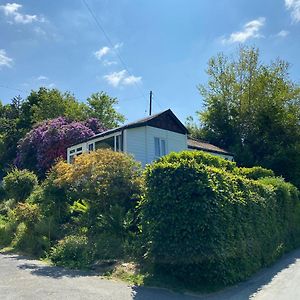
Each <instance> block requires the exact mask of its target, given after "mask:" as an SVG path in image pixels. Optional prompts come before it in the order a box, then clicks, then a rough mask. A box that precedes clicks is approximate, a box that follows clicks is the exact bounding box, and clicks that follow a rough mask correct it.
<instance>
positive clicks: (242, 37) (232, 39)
mask: <svg viewBox="0 0 300 300" xmlns="http://www.w3.org/2000/svg"><path fill="white" fill-rule="evenodd" d="M265 21H266V19H265V18H258V19H255V20H252V21H250V22H248V23H246V24H245V25H244V26H243V30H241V31H237V32H233V33H231V35H230V36H229V38H223V39H222V42H223V43H230V44H232V43H244V42H246V41H247V40H248V39H251V38H259V37H262V35H261V34H260V29H261V28H262V27H263V26H264V24H265Z"/></svg>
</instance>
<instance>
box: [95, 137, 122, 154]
mask: <svg viewBox="0 0 300 300" xmlns="http://www.w3.org/2000/svg"><path fill="white" fill-rule="evenodd" d="M95 149H96V150H98V149H111V150H113V151H122V137H121V135H115V136H112V137H109V138H106V139H103V140H100V141H97V142H95Z"/></svg>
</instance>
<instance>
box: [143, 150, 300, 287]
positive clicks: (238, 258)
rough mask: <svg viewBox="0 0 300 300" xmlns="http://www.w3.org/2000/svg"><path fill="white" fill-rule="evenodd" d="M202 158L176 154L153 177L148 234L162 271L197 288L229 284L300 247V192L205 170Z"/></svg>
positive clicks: (146, 206) (154, 168) (146, 211)
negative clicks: (207, 285) (203, 285)
mask: <svg viewBox="0 0 300 300" xmlns="http://www.w3.org/2000/svg"><path fill="white" fill-rule="evenodd" d="M199 157H200V159H199ZM202 157H203V155H199V154H198V153H187V152H183V153H180V154H171V155H169V156H166V157H164V158H162V159H160V160H159V161H158V162H156V163H154V164H153V165H150V166H148V168H147V170H146V186H147V191H146V197H145V199H144V201H143V202H142V203H141V204H140V209H141V220H142V230H143V231H142V234H143V238H144V246H145V248H146V249H147V257H148V258H149V259H150V260H151V261H152V262H153V263H154V265H155V267H156V268H157V269H158V270H160V271H165V272H167V273H168V274H173V276H174V277H176V278H177V279H180V280H182V281H184V282H187V283H188V284H189V285H191V284H192V285H193V284H194V285H196V284H205V283H209V284H216V285H226V284H230V283H234V282H237V281H239V280H243V279H245V278H247V277H248V276H250V275H251V274H252V273H253V272H255V271H257V270H258V269H259V268H261V267H262V266H265V265H268V264H270V263H271V262H273V261H274V260H275V259H276V258H278V257H279V256H280V255H281V254H282V253H283V252H284V251H286V250H289V249H292V248H294V247H296V246H298V245H299V244H300V240H299V237H300V217H299V216H300V202H299V199H298V191H297V189H296V188H295V187H294V186H292V185H291V184H288V183H286V182H284V181H283V180H280V179H276V178H275V179H273V180H269V181H268V182H264V183H263V182H260V181H254V180H249V179H247V178H245V177H241V176H237V175H235V174H232V173H230V172H227V171H226V170H225V169H224V168H223V169H221V168H216V167H211V166H208V165H205V164H203V163H202V162H203V159H202ZM217 159H218V160H222V159H219V158H217ZM211 161H214V159H213V158H210V159H209V163H211ZM222 164H227V161H225V160H223V161H222Z"/></svg>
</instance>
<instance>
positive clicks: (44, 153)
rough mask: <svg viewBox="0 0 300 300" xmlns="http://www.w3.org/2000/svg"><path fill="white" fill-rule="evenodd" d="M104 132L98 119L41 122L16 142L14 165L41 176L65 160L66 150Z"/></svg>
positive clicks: (57, 119)
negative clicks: (60, 159)
mask: <svg viewBox="0 0 300 300" xmlns="http://www.w3.org/2000/svg"><path fill="white" fill-rule="evenodd" d="M89 126H91V128H90V127H89ZM93 129H94V131H93ZM104 130H105V128H104V127H103V125H102V124H101V123H100V122H99V121H98V120H97V119H89V120H87V121H86V122H83V121H81V122H75V121H73V122H72V121H70V120H67V119H65V118H62V117H60V118H56V119H53V120H49V121H44V122H42V123H39V124H38V125H36V126H35V127H34V128H33V129H32V130H31V131H29V132H28V133H27V134H26V135H25V137H24V138H23V139H21V140H20V141H19V145H18V152H17V158H16V160H15V164H16V165H17V166H18V167H19V168H27V169H29V170H32V171H34V172H35V173H36V174H38V175H39V176H40V177H44V175H45V173H46V172H47V171H48V170H49V169H50V168H51V166H52V165H53V164H54V162H55V161H57V160H58V159H59V158H64V159H66V158H67V152H66V149H67V148H68V147H69V146H71V145H73V144H76V143H79V142H81V141H82V140H84V139H87V138H89V137H92V136H93V135H95V134H97V133H100V132H102V131H104Z"/></svg>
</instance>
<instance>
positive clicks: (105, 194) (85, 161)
mask: <svg viewBox="0 0 300 300" xmlns="http://www.w3.org/2000/svg"><path fill="white" fill-rule="evenodd" d="M52 172H53V173H55V174H56V175H55V176H56V179H55V180H54V183H55V184H56V185H57V186H58V187H61V188H63V187H66V186H67V187H68V188H67V191H68V197H69V198H71V199H74V200H84V201H85V203H86V205H87V209H86V211H85V212H84V213H85V214H86V217H85V218H84V219H85V222H86V223H85V225H86V226H87V227H89V228H94V229H95V230H96V231H97V230H115V231H117V233H118V234H121V235H122V232H121V229H120V224H122V225H123V221H124V219H125V216H126V214H127V212H128V211H130V210H133V208H134V207H135V205H136V203H137V199H138V197H139V196H140V193H141V189H142V176H141V175H142V169H141V166H140V164H139V163H137V162H136V161H135V160H134V159H133V158H132V157H131V156H128V155H126V154H123V153H119V152H113V151H111V150H98V151H95V152H92V153H89V154H83V155H81V156H79V157H77V158H76V160H75V162H74V164H72V165H70V164H68V163H66V162H63V161H61V162H59V163H58V164H57V165H56V166H55V167H54V168H53V171H52ZM113 220H115V221H113ZM111 224H115V225H116V226H114V227H113V226H111Z"/></svg>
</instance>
